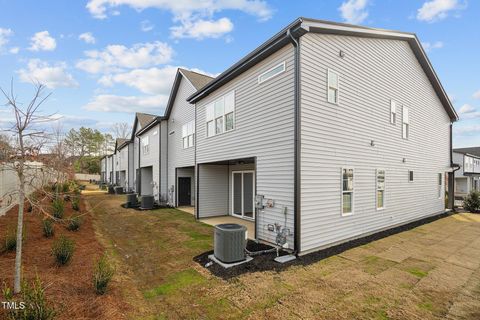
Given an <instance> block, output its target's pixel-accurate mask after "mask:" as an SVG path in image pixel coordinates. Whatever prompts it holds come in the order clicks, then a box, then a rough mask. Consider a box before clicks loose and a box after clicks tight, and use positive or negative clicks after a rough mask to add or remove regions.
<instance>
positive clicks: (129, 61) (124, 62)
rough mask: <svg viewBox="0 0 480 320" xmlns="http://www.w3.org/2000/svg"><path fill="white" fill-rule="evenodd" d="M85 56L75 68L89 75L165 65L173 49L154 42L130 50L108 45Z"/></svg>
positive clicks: (139, 44)
mask: <svg viewBox="0 0 480 320" xmlns="http://www.w3.org/2000/svg"><path fill="white" fill-rule="evenodd" d="M85 55H86V56H87V59H84V60H80V61H78V62H77V64H76V66H77V68H79V69H82V70H84V71H86V72H89V73H108V72H119V71H122V69H124V68H128V69H133V68H142V67H147V66H151V65H157V64H164V63H167V62H169V61H170V60H171V58H172V56H173V49H172V48H171V47H170V46H169V45H168V44H166V43H163V42H159V41H156V42H151V43H138V44H135V45H133V46H132V47H130V48H128V47H126V46H123V45H109V46H107V47H106V48H105V49H104V50H102V51H98V50H91V51H86V52H85Z"/></svg>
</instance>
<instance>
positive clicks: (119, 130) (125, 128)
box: [112, 122, 132, 139]
mask: <svg viewBox="0 0 480 320" xmlns="http://www.w3.org/2000/svg"><path fill="white" fill-rule="evenodd" d="M112 131H113V134H114V136H115V138H122V139H128V137H129V136H130V134H131V132H132V129H131V128H130V125H129V124H128V123H126V122H117V123H114V124H113V126H112Z"/></svg>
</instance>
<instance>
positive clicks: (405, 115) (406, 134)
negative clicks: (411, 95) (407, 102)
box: [402, 106, 410, 140]
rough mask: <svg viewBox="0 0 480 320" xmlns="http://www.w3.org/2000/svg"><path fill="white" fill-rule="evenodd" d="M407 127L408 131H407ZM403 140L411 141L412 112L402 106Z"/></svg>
mask: <svg viewBox="0 0 480 320" xmlns="http://www.w3.org/2000/svg"><path fill="white" fill-rule="evenodd" d="M405 125H406V127H407V130H406V131H405ZM402 139H403V140H408V139H410V110H409V108H408V107H405V106H402Z"/></svg>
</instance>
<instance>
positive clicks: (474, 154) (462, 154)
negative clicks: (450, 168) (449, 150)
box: [453, 147, 480, 198]
mask: <svg viewBox="0 0 480 320" xmlns="http://www.w3.org/2000/svg"><path fill="white" fill-rule="evenodd" d="M453 162H454V163H456V164H458V165H459V166H460V168H459V169H458V170H457V171H455V195H456V196H458V197H462V198H463V197H465V196H466V195H468V194H469V193H470V192H471V191H480V147H477V148H459V149H453Z"/></svg>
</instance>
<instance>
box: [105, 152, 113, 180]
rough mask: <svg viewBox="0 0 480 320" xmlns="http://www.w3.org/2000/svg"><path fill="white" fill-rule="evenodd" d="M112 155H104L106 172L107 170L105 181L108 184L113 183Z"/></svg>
mask: <svg viewBox="0 0 480 320" xmlns="http://www.w3.org/2000/svg"><path fill="white" fill-rule="evenodd" d="M113 158H114V156H113V154H111V155H108V156H106V157H105V162H106V168H107V170H106V172H107V180H106V182H107V183H108V184H113V183H114V180H113V160H114V159H113Z"/></svg>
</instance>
